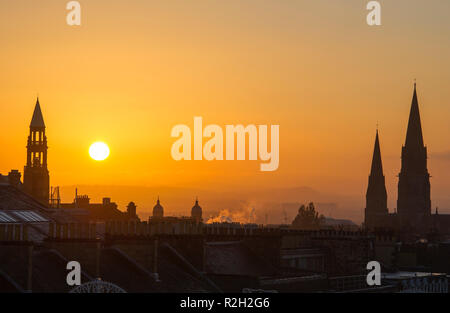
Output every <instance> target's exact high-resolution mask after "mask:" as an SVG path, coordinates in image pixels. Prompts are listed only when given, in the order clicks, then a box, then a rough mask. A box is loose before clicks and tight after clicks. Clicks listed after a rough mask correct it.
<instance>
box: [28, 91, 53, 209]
mask: <svg viewBox="0 0 450 313" xmlns="http://www.w3.org/2000/svg"><path fill="white" fill-rule="evenodd" d="M47 150H48V147H47V136H46V135H45V124H44V118H43V116H42V111H41V106H40V104H39V98H38V99H37V100H36V105H35V107H34V112H33V117H32V118H31V123H30V134H29V136H28V142H27V164H26V165H25V168H24V176H23V185H24V189H25V191H26V192H27V193H29V194H30V195H32V196H33V197H34V198H35V199H37V200H39V201H41V202H42V203H43V204H45V205H48V204H49V202H48V200H49V191H50V190H49V189H50V187H49V180H50V178H49V172H48V169H47Z"/></svg>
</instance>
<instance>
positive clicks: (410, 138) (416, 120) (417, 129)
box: [405, 83, 424, 149]
mask: <svg viewBox="0 0 450 313" xmlns="http://www.w3.org/2000/svg"><path fill="white" fill-rule="evenodd" d="M405 147H406V148H410V149H411V148H417V147H420V148H423V147H424V144H423V135H422V125H421V122H420V113H419V102H418V100H417V91H416V83H414V92H413V97H412V102H411V110H410V112H409V121H408V130H407V132H406V141H405Z"/></svg>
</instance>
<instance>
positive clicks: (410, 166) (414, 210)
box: [397, 83, 431, 226]
mask: <svg viewBox="0 0 450 313" xmlns="http://www.w3.org/2000/svg"><path fill="white" fill-rule="evenodd" d="M397 210H398V214H399V215H401V216H403V217H402V219H403V220H404V223H406V224H408V223H413V224H415V225H416V226H419V225H420V222H419V221H420V219H421V218H422V216H423V215H424V214H425V215H430V214H431V198H430V174H429V173H428V169H427V148H426V147H425V145H424V142H423V136H422V125H421V122H420V114H419V101H418V100H417V90H416V84H415V83H414V92H413V97H412V102H411V110H410V113H409V121H408V130H407V131H406V140H405V145H404V146H403V147H402V167H401V170H400V174H399V181H398V200H397Z"/></svg>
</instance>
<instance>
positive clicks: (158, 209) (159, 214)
mask: <svg viewBox="0 0 450 313" xmlns="http://www.w3.org/2000/svg"><path fill="white" fill-rule="evenodd" d="M163 217H164V208H163V206H162V205H161V203H160V202H159V197H158V200H156V205H155V206H154V207H153V218H163Z"/></svg>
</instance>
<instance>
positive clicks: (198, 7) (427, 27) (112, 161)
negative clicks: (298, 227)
mask: <svg viewBox="0 0 450 313" xmlns="http://www.w3.org/2000/svg"><path fill="white" fill-rule="evenodd" d="M67 2H68V1H62V0H42V1H35V0H0V103H1V105H0V133H1V136H0V144H1V150H0V151H1V152H0V173H3V174H5V173H7V172H8V171H9V170H10V169H11V168H17V169H20V170H21V171H22V170H23V166H24V164H25V160H26V154H25V144H26V136H27V134H28V125H29V122H30V119H31V115H32V112H33V107H34V103H35V100H36V95H37V93H39V98H40V102H41V106H42V110H43V114H44V119H45V122H46V125H47V137H48V141H49V156H48V158H49V170H50V175H51V176H50V179H51V185H60V186H65V185H76V184H90V185H136V186H159V185H164V186H190V187H193V188H212V189H221V190H222V189H223V190H235V189H238V190H240V191H241V192H242V191H245V190H247V189H248V190H250V189H257V188H272V187H276V188H289V187H297V186H309V187H312V188H314V189H316V190H320V191H322V192H328V193H333V194H339V195H352V196H357V197H360V204H361V205H360V207H359V208H356V207H355V208H354V210H355V212H357V213H355V214H357V215H358V214H359V215H358V216H359V217H362V215H361V214H362V209H363V208H364V201H365V191H366V188H367V177H368V174H369V169H370V161H371V157H372V155H371V154H372V150H373V143H374V137H375V129H376V125H377V123H378V124H379V131H380V141H381V150H382V157H383V162H384V171H385V176H386V183H387V187H388V200H389V207H390V208H391V210H392V209H393V208H394V207H395V200H396V198H397V191H396V186H397V182H398V178H397V177H396V175H397V174H398V172H399V171H400V152H401V145H402V144H403V143H404V139H405V134H406V126H407V120H408V114H409V107H410V103H411V97H412V88H413V80H414V78H416V79H417V85H418V96H419V105H420V110H421V115H422V125H423V129H424V139H425V142H426V145H427V146H428V151H429V171H430V173H431V175H432V180H431V184H432V185H431V186H432V189H431V190H432V201H433V203H432V205H433V207H435V206H439V207H440V208H442V209H441V211H446V212H450V195H449V193H448V190H449V187H450V182H449V181H450V147H449V138H450V136H449V135H450V123H449V122H448V119H449V116H450V105H449V104H450V88H449V83H450V58H449V55H450V19H448V16H449V14H450V1H448V0H431V1H419V0H417V1H415V0H395V1H380V2H381V4H382V24H383V25H382V26H379V27H369V26H368V25H367V24H366V14H367V11H366V9H365V6H366V4H367V2H368V1H365V0H328V1H325V0H314V1H310V0H308V1H300V0H283V1H280V0H271V1H268V0H207V1H206V0H205V1H204V0H195V1H185V0H177V1H175V0H174V1H151V0H126V1H125V0H120V1H119V0H89V1H87V0H84V1H80V3H81V5H82V25H81V26H79V27H70V26H68V25H67V24H66V23H65V20H66V13H67V11H66V9H65V5H66V3H67ZM194 116H202V117H203V121H204V124H219V125H222V126H223V125H225V124H244V125H246V124H279V125H280V166H279V169H278V170H277V171H275V172H260V171H259V164H260V161H253V162H248V161H245V162H243V161H240V162H238V161H227V162H226V161H215V162H207V161H182V162H176V161H174V160H172V159H171V155H170V147H171V145H172V143H173V142H174V139H173V138H171V137H170V130H171V128H172V127H173V126H174V125H176V124H180V123H181V124H187V125H190V126H191V127H193V117H194ZM97 140H102V141H105V142H106V143H108V144H109V146H110V149H111V155H110V158H109V159H107V161H104V162H95V161H93V160H92V159H90V158H89V155H88V149H89V145H90V144H91V143H92V142H94V141H97ZM153 196H154V195H152V197H153ZM63 197H66V198H67V199H68V198H71V197H72V195H63Z"/></svg>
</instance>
